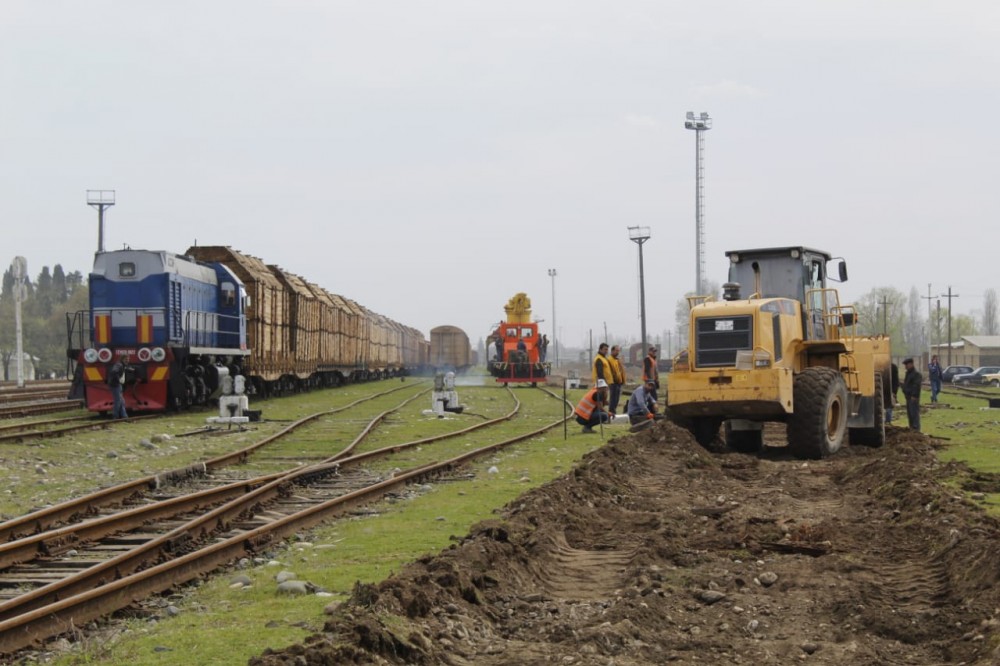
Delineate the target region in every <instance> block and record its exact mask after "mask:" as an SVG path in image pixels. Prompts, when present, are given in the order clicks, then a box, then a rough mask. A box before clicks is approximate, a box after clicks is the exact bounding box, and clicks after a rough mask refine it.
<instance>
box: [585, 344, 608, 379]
mask: <svg viewBox="0 0 1000 666" xmlns="http://www.w3.org/2000/svg"><path fill="white" fill-rule="evenodd" d="M598 379H603V380H604V383H605V384H607V385H608V386H610V385H611V359H609V358H608V343H607V342H602V343H601V344H600V345H598V347H597V356H595V357H594V363H593V364H592V365H591V368H590V381H591V383H592V384H594V385H596V384H597V380H598Z"/></svg>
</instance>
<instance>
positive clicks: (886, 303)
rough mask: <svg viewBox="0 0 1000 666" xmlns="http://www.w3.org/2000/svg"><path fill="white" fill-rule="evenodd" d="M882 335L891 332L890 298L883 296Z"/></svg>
mask: <svg viewBox="0 0 1000 666" xmlns="http://www.w3.org/2000/svg"><path fill="white" fill-rule="evenodd" d="M881 304H882V335H888V334H889V300H888V299H887V298H886V297H885V296H883V297H882V301H881Z"/></svg>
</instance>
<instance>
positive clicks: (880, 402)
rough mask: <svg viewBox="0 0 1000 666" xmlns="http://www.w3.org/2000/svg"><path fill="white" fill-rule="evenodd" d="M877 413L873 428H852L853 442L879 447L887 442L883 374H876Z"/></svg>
mask: <svg viewBox="0 0 1000 666" xmlns="http://www.w3.org/2000/svg"><path fill="white" fill-rule="evenodd" d="M872 398H873V399H874V402H875V408H874V409H875V414H874V417H875V418H874V419H873V424H872V427H871V428H852V429H851V444H861V445H862V446H870V447H872V448H875V449H877V448H879V447H880V446H882V445H884V444H885V399H884V397H883V393H882V375H880V374H877V373H876V375H875V394H874V395H873V396H872Z"/></svg>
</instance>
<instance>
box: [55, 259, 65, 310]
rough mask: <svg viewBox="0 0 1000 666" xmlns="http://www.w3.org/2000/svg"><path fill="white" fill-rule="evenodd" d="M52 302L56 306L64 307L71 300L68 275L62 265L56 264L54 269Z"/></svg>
mask: <svg viewBox="0 0 1000 666" xmlns="http://www.w3.org/2000/svg"><path fill="white" fill-rule="evenodd" d="M52 296H53V298H52V301H53V303H54V304H55V305H62V304H63V303H65V302H66V299H68V298H69V289H68V288H67V287H66V274H65V273H64V272H63V267H62V264H56V265H55V268H53V269H52Z"/></svg>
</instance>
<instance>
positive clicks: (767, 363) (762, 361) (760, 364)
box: [753, 358, 771, 368]
mask: <svg viewBox="0 0 1000 666" xmlns="http://www.w3.org/2000/svg"><path fill="white" fill-rule="evenodd" d="M753 367H755V368H770V367H771V359H769V358H755V359H754V360H753Z"/></svg>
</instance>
